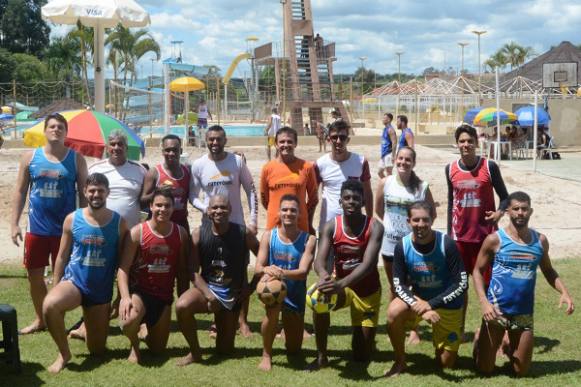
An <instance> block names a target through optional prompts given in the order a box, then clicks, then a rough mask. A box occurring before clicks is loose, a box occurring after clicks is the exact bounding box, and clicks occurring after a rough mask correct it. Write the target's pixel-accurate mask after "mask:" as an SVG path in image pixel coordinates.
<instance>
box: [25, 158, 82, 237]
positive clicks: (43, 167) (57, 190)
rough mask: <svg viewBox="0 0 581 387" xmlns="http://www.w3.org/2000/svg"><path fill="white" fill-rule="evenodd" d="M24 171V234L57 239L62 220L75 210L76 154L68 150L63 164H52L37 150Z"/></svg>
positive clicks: (60, 230) (61, 229)
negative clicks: (27, 181)
mask: <svg viewBox="0 0 581 387" xmlns="http://www.w3.org/2000/svg"><path fill="white" fill-rule="evenodd" d="M28 171H29V173H30V196H29V199H28V200H29V208H30V210H29V212H28V231H29V232H30V233H32V234H35V235H42V236H60V235H61V234H62V232H63V222H64V220H65V218H66V216H67V215H68V214H70V213H71V212H73V211H74V210H75V208H76V207H77V200H76V194H77V191H76V182H77V154H76V153H75V152H74V151H73V150H72V149H69V151H68V152H67V155H66V156H65V158H64V160H63V161H61V162H53V161H50V160H48V159H47V158H46V155H45V154H44V149H43V148H37V149H35V150H34V153H33V155H32V159H31V160H30V165H29V167H28Z"/></svg>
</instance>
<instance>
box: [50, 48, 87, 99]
mask: <svg viewBox="0 0 581 387" xmlns="http://www.w3.org/2000/svg"><path fill="white" fill-rule="evenodd" d="M77 47H78V46H77V42H75V41H74V40H73V39H69V38H66V37H64V38H62V37H59V38H55V39H53V41H52V42H51V44H50V46H48V48H47V50H46V53H45V56H44V62H45V63H46V64H47V66H48V69H49V71H50V72H51V73H52V75H53V76H54V77H55V78H56V79H64V80H65V81H66V82H67V85H66V95H67V98H70V96H71V93H70V86H71V85H70V82H71V81H72V80H73V79H74V78H75V77H80V76H81V71H82V66H81V55H80V53H79V50H78V48H77Z"/></svg>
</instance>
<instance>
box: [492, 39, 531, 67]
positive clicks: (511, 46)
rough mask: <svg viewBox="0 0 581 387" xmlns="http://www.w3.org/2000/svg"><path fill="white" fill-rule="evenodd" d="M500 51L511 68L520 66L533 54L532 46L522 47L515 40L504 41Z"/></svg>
mask: <svg viewBox="0 0 581 387" xmlns="http://www.w3.org/2000/svg"><path fill="white" fill-rule="evenodd" d="M500 51H501V52H502V53H503V54H504V56H505V57H506V59H507V62H508V64H510V69H511V70H512V69H513V68H515V67H520V66H521V65H522V64H524V63H525V61H526V60H527V59H528V58H529V57H531V56H532V55H534V50H533V48H532V47H523V46H521V45H520V44H518V43H516V42H510V43H506V44H505V45H504V46H502V48H501V49H500Z"/></svg>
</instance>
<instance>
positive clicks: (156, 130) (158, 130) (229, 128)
mask: <svg viewBox="0 0 581 387" xmlns="http://www.w3.org/2000/svg"><path fill="white" fill-rule="evenodd" d="M210 126H211V125H210ZM223 128H224V130H225V131H226V135H227V136H228V137H246V136H251V137H256V136H264V125H223ZM194 130H195V127H194ZM138 132H139V134H140V135H141V136H147V135H149V133H150V132H151V133H152V134H154V135H157V136H161V135H164V134H165V128H164V127H163V126H153V127H151V128H150V127H149V126H147V125H146V126H143V127H142V128H141V130H139V131H138ZM169 132H170V133H172V134H175V135H178V136H180V137H185V134H186V128H185V127H183V126H172V127H170V131H169Z"/></svg>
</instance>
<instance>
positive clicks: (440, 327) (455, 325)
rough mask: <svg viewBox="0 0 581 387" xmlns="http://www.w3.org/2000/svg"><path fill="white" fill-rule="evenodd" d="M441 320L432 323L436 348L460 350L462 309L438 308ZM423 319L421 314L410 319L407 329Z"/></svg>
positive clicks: (410, 328) (452, 350) (451, 350)
mask: <svg viewBox="0 0 581 387" xmlns="http://www.w3.org/2000/svg"><path fill="white" fill-rule="evenodd" d="M436 312H438V314H439V315H440V321H439V322H438V323H436V324H432V342H433V343H434V348H436V349H444V350H446V351H450V352H458V348H460V341H461V338H462V309H441V308H440V309H436ZM421 321H422V318H421V317H420V316H416V317H415V318H413V319H411V320H408V321H407V322H406V324H405V328H406V330H412V329H414V328H415V327H416V326H418V324H419V323H420V322H421Z"/></svg>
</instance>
